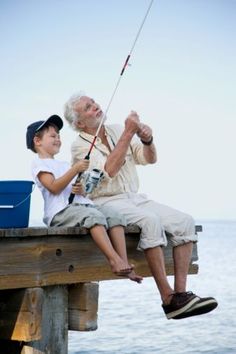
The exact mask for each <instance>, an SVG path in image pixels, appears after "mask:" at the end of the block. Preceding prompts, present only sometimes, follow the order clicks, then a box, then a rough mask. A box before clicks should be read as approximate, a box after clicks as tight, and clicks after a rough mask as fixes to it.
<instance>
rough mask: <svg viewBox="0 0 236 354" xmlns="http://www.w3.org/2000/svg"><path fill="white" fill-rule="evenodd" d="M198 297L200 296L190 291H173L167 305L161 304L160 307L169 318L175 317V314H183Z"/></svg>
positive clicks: (197, 300)
mask: <svg viewBox="0 0 236 354" xmlns="http://www.w3.org/2000/svg"><path fill="white" fill-rule="evenodd" d="M199 299H200V298H199V297H198V296H196V295H195V294H193V293H192V292H191V291H188V292H182V293H174V294H173V296H172V299H171V302H170V303H169V304H168V305H164V304H162V307H163V310H164V312H165V314H166V317H167V318H168V320H170V319H171V318H176V316H180V315H183V316H184V313H185V312H186V311H187V310H189V309H190V308H191V307H192V306H193V305H194V304H196V303H197V302H199ZM190 316H191V315H190ZM182 318H184V317H182Z"/></svg>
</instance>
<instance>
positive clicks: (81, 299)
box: [68, 282, 99, 331]
mask: <svg viewBox="0 0 236 354" xmlns="http://www.w3.org/2000/svg"><path fill="white" fill-rule="evenodd" d="M98 290H99V284H98V283H94V282H93V283H80V284H75V285H70V286H69V287H68V293H69V295H68V300H69V303H68V310H69V320H68V322H69V330H72V331H94V330H96V329H97V312H98Z"/></svg>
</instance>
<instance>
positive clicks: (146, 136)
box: [137, 123, 152, 142]
mask: <svg viewBox="0 0 236 354" xmlns="http://www.w3.org/2000/svg"><path fill="white" fill-rule="evenodd" d="M137 135H138V137H139V138H140V139H141V140H143V141H144V142H149V141H150V140H151V139H152V129H151V128H150V127H149V126H148V125H146V124H143V123H139V130H138V132H137Z"/></svg>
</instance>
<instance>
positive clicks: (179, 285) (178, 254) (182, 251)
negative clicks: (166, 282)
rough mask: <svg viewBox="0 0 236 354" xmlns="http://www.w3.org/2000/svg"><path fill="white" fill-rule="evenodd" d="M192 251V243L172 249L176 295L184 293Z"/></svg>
mask: <svg viewBox="0 0 236 354" xmlns="http://www.w3.org/2000/svg"><path fill="white" fill-rule="evenodd" d="M192 250H193V243H192V242H189V243H185V244H183V245H180V246H176V247H174V248H173V259H174V274H175V278H174V290H175V292H177V293H181V292H185V291H186V284H187V275H188V270H189V264H190V260H191V255H192Z"/></svg>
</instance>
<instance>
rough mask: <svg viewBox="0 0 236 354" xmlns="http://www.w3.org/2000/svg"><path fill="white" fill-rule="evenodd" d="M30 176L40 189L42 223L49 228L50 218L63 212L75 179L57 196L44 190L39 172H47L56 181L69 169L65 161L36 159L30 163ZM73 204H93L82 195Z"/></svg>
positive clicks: (76, 196)
mask: <svg viewBox="0 0 236 354" xmlns="http://www.w3.org/2000/svg"><path fill="white" fill-rule="evenodd" d="M31 167H32V175H33V179H34V180H35V183H36V184H37V186H38V188H39V189H40V191H41V193H42V195H43V199H44V216H43V221H44V223H45V224H46V225H47V226H50V223H51V221H52V218H53V217H54V216H55V215H56V214H57V213H59V212H60V211H61V210H63V209H64V208H65V207H66V206H67V205H68V198H69V196H70V193H71V190H72V184H73V183H74V182H75V180H76V177H74V179H73V180H72V181H71V183H70V184H68V185H67V186H66V188H65V189H64V190H63V191H62V192H61V193H59V194H52V193H51V192H49V190H48V189H47V188H45V187H44V186H43V185H42V183H41V182H40V181H39V179H38V174H39V172H49V173H51V174H53V175H54V177H55V178H56V179H57V178H59V177H61V176H62V175H64V174H65V173H66V172H67V171H68V170H69V169H70V167H71V166H70V165H69V163H68V162H66V161H59V160H54V159H40V158H39V157H37V158H36V159H35V160H34V161H33V162H32V166H31ZM74 203H80V204H93V202H92V201H91V200H90V199H88V198H86V197H83V196H82V195H75V198H74Z"/></svg>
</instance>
